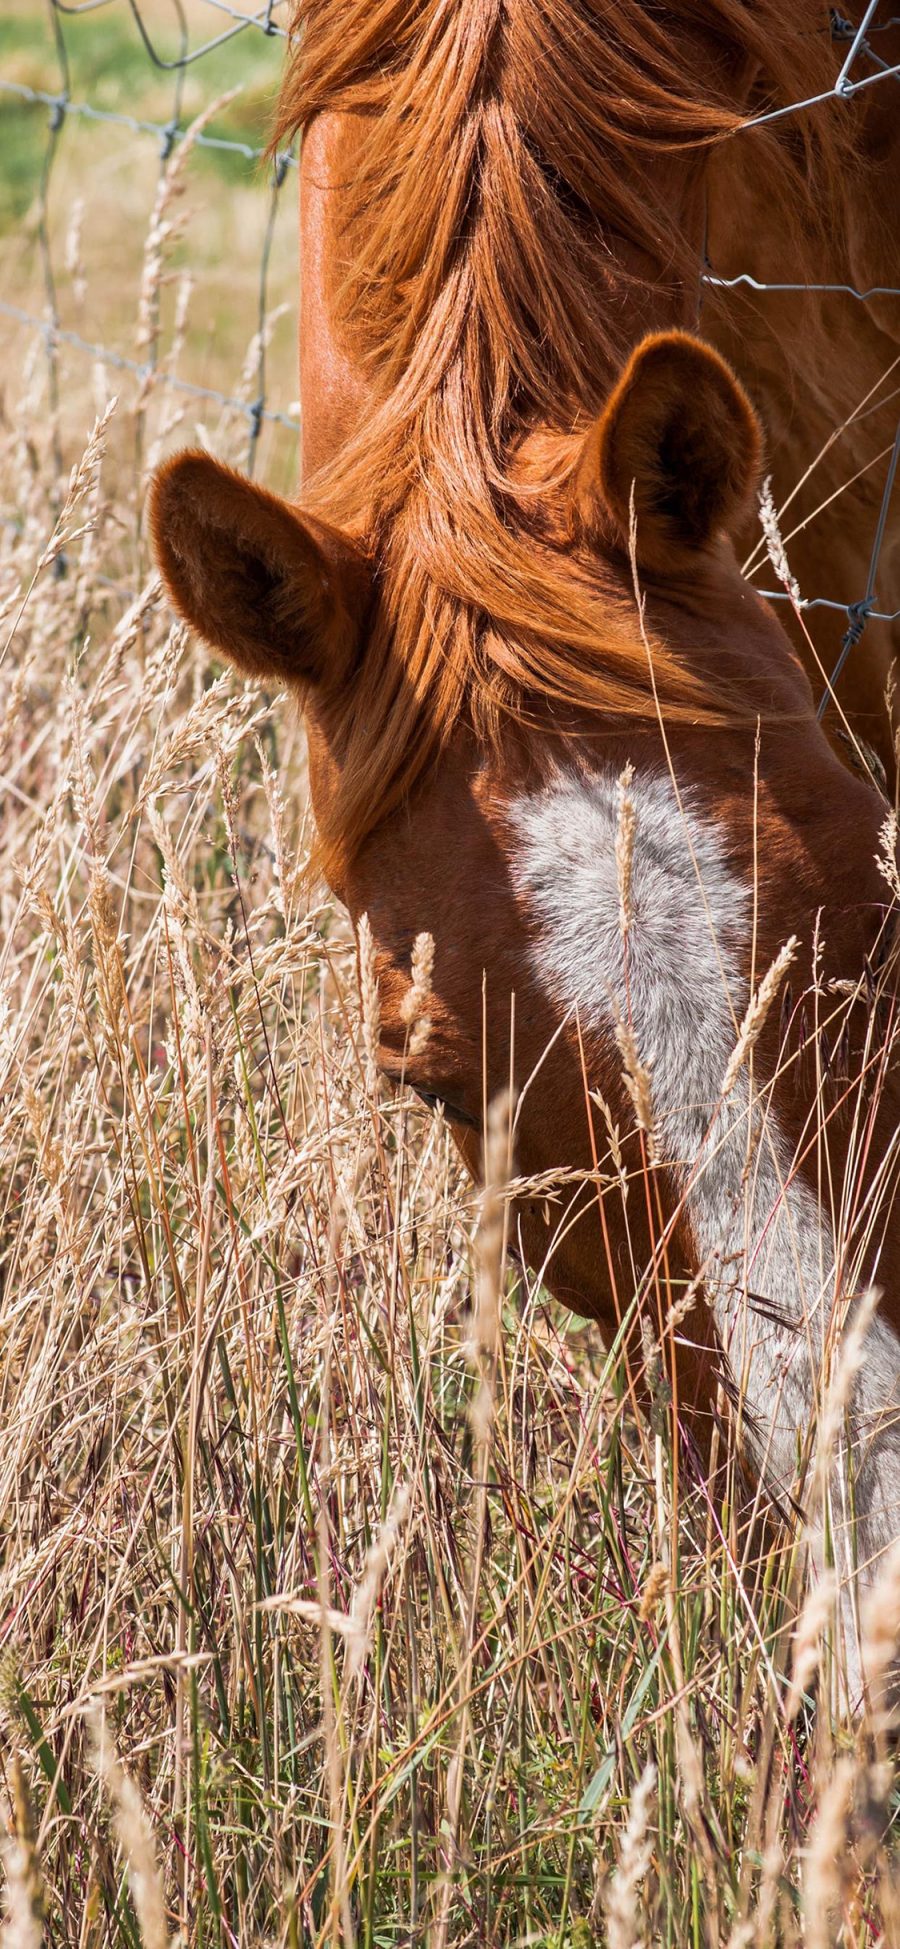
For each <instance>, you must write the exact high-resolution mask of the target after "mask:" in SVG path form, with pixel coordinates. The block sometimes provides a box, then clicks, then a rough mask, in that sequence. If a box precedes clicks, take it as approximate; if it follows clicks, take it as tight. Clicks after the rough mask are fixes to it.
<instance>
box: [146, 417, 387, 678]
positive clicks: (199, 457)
mask: <svg viewBox="0 0 900 1949" xmlns="http://www.w3.org/2000/svg"><path fill="white" fill-rule="evenodd" d="M150 528H151V532H152V535H153V544H154V551H155V554H156V559H157V561H158V563H159V566H160V570H161V572H162V576H163V580H164V582H165V584H166V587H167V589H168V592H169V595H170V596H171V599H172V602H173V603H174V605H175V608H176V609H177V610H178V611H179V613H180V614H181V615H182V616H183V617H184V619H185V621H186V622H188V623H190V625H191V627H192V629H195V630H197V632H198V634H199V635H201V636H205V637H206V640H207V642H208V643H210V644H211V645H212V647H213V649H215V650H218V651H219V653H220V654H221V655H223V656H227V657H229V658H230V660H231V662H232V663H235V664H236V665H237V667H238V669H239V670H241V671H243V673H244V675H245V676H248V677H257V678H259V679H261V681H262V682H263V683H270V684H277V685H278V686H279V687H280V686H281V685H283V684H288V685H293V686H295V687H298V688H300V689H304V688H307V687H309V686H313V687H316V688H319V689H328V688H332V689H335V690H337V689H339V688H340V687H341V686H342V685H343V684H344V683H345V682H346V681H347V678H348V677H349V676H350V674H351V671H352V669H353V666H354V664H355V662H356V659H357V657H358V654H359V648H360V642H361V637H362V628H363V623H364V620H365V615H366V611H367V609H368V605H369V601H370V597H371V572H370V570H369V567H368V564H367V562H366V559H365V557H364V555H363V554H362V552H361V550H360V549H358V548H357V547H356V546H355V544H354V543H353V542H352V541H351V540H349V539H348V537H347V536H345V535H342V534H341V533H339V531H338V530H337V529H336V528H332V527H330V526H329V524H328V523H327V522H324V521H320V520H318V519H317V518H315V517H313V516H312V515H308V514H305V513H304V512H303V511H302V510H301V509H299V508H297V507H295V506H294V503H293V502H292V501H283V500H281V499H280V498H279V496H278V495H277V494H270V493H269V492H268V490H267V489H266V488H264V487H260V486H259V485H258V484H257V482H256V481H251V480H248V479H247V477H246V475H243V474H238V473H236V472H235V471H234V469H233V468H231V467H225V466H223V465H222V462H221V461H219V460H214V459H213V457H212V455H211V454H208V453H194V452H187V453H178V454H175V456H174V457H173V459H171V460H169V461H166V463H165V465H164V466H162V467H160V469H159V471H158V473H156V474H155V475H154V478H153V483H152V486H151V489H150Z"/></svg>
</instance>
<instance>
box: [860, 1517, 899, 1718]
mask: <svg viewBox="0 0 900 1949" xmlns="http://www.w3.org/2000/svg"><path fill="white" fill-rule="evenodd" d="M861 1625H862V1663H863V1672H864V1674H865V1679H866V1684H867V1687H868V1691H869V1696H870V1701H871V1710H872V1719H873V1723H874V1725H875V1728H876V1730H877V1731H879V1732H882V1731H884V1730H885V1728H886V1726H887V1725H888V1724H890V1723H891V1719H892V1714H891V1710H890V1704H891V1692H892V1690H893V1689H894V1688H893V1685H892V1683H891V1681H892V1679H893V1680H894V1684H895V1683H896V1661H897V1647H898V1643H900V1541H897V1542H896V1543H894V1544H893V1545H892V1547H891V1549H890V1550H888V1552H887V1555H886V1556H885V1558H884V1561H883V1563H882V1565H881V1568H880V1570H879V1572H878V1576H877V1578H876V1580H875V1582H874V1584H873V1585H872V1588H871V1590H870V1591H869V1592H868V1593H867V1596H866V1598H865V1601H864V1603H863V1605H862V1615H861Z"/></svg>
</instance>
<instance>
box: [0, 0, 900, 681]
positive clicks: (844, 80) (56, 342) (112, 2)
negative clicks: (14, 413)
mask: <svg viewBox="0 0 900 1949" xmlns="http://www.w3.org/2000/svg"><path fill="white" fill-rule="evenodd" d="M373 4H374V0H373ZM198 5H199V6H202V7H203V8H204V9H207V10H208V11H209V14H210V15H212V16H214V17H215V22H216V24H215V29H214V31H210V32H208V33H206V32H204V33H201V34H200V36H199V38H198V39H197V40H196V43H195V42H194V39H193V38H192V32H191V25H190V24H189V20H188V13H187V10H186V9H187V6H188V0H171V10H172V13H171V18H174V22H175V34H174V40H175V43H176V45H175V46H174V48H169V49H168V50H167V51H164V49H163V47H162V45H161V41H160V37H159V31H158V28H157V25H156V23H155V20H154V22H153V23H151V20H150V17H149V16H150V13H151V6H150V3H149V0H46V6H47V17H48V20H49V24H50V28H51V33H52V41H53V48H54V53H55V64H56V73H55V74H54V76H53V84H54V85H53V86H47V87H45V88H43V87H35V86H32V85H30V84H29V83H27V82H23V81H20V80H18V79H16V78H15V76H12V75H8V74H0V97H3V96H5V97H6V98H7V99H13V100H15V101H18V102H19V103H20V104H24V105H27V106H28V107H30V108H33V109H34V111H35V113H36V114H37V113H38V112H39V111H43V112H44V113H45V114H46V117H47V134H46V147H45V152H44V157H43V165H42V168H41V172H40V180H39V185H38V192H37V207H36V221H35V230H36V235H37V240H38V247H39V252H40V260H41V269H42V280H43V296H44V309H43V315H42V316H39V315H37V314H36V313H35V312H33V311H30V310H28V309H27V308H26V307H23V306H21V305H19V304H17V303H15V302H14V301H12V300H11V299H7V298H0V316H3V317H6V318H8V319H9V320H11V321H13V322H15V323H17V324H19V325H22V326H25V327H27V328H29V329H30V330H31V331H33V332H34V333H36V334H39V335H40V337H41V338H42V340H43V342H44V346H45V350H46V358H47V365H48V374H49V391H50V400H51V406H52V408H53V410H54V413H55V411H56V408H57V406H58V400H59V350H60V347H61V346H66V347H68V348H70V349H72V350H75V351H76V352H80V353H83V354H84V355H85V357H87V358H90V359H93V360H102V361H103V362H104V363H105V364H107V365H110V366H112V367H114V368H115V369H117V370H122V371H126V372H129V373H132V374H134V375H135V376H136V377H137V378H138V379H139V380H140V382H141V383H142V385H143V386H145V387H150V386H154V385H157V384H158V385H162V386H164V387H167V388H171V389H173V390H174V391H176V392H179V393H182V394H183V395H185V397H187V398H191V399H195V400H203V401H209V402H212V403H215V404H217V405H218V406H220V407H221V408H222V409H223V410H225V409H227V410H229V411H233V412H235V413H238V414H240V415H242V416H243V418H244V419H245V420H246V422H247V429H248V431H247V448H246V465H247V468H248V470H249V471H251V472H252V470H253V467H254V464H255V461H256V457H257V447H258V443H259V437H260V432H261V429H262V427H263V425H264V424H265V423H267V422H268V423H271V424H274V425H278V426H281V427H287V428H289V429H291V430H292V431H294V432H296V431H297V430H298V426H299V422H298V419H297V417H296V415H295V414H294V413H291V412H288V411H285V410H279V409H278V408H276V407H273V406H272V405H271V404H270V403H269V400H268V398H267V374H266V339H267V330H266V327H267V319H268V317H269V312H270V306H269V284H270V269H271V256H272V244H273V238H274V233H275V221H276V213H277V208H278V201H279V198H280V195H281V192H282V190H283V187H284V183H285V181H286V179H287V177H288V176H289V174H290V172H291V171H293V170H294V169H295V168H296V162H297V157H296V154H295V152H294V150H293V149H286V150H284V151H283V152H281V153H280V154H278V155H276V156H275V157H274V158H271V159H269V160H268V162H264V157H265V154H266V152H265V150H264V149H263V148H262V147H261V146H260V147H254V146H253V145H252V144H250V143H246V142H241V141H239V140H236V139H235V138H233V137H230V136H226V135H223V134H220V133H216V132H215V131H211V130H210V129H208V128H205V127H204V128H201V129H199V130H194V131H192V133H191V135H190V141H191V145H192V146H194V147H197V148H199V149H205V150H210V151H216V152H219V153H220V154H223V155H226V154H227V155H230V156H233V157H235V158H237V159H239V160H240V161H242V162H244V163H246V164H247V167H248V170H252V171H254V172H258V173H257V177H256V180H257V181H258V184H259V194H260V196H266V195H267V196H268V198H269V209H268V214H267V217H266V220H265V223H264V225H263V227H262V242H261V246H260V251H259V278H258V293H257V306H256V310H257V332H256V337H255V346H256V353H255V371H254V374H253V384H252V386H251V392H252V397H249V398H248V397H244V396H242V395H241V394H238V393H227V392H224V391H220V390H218V389H217V388H216V387H213V386H204V385H200V384H197V383H196V382H194V381H192V380H190V379H187V378H184V377H182V376H181V375H180V374H179V373H176V372H172V371H169V370H166V369H165V368H164V367H163V366H162V365H161V363H160V359H159V348H158V341H157V336H156V335H153V336H152V337H151V339H150V342H149V345H148V347H147V351H146V356H145V357H144V358H143V359H136V358H133V357H130V356H129V355H127V354H126V353H124V352H122V351H121V350H120V349H118V348H115V347H112V346H109V345H104V344H100V343H95V342H93V341H92V340H90V339H88V338H85V337H83V336H82V335H81V334H80V333H78V332H77V331H74V330H72V329H71V328H69V327H67V326H65V325H64V324H63V322H62V319H61V317H60V310H59V303H58V295H57V280H56V277H55V275H54V264H53V252H52V248H51V235H50V223H49V211H50V191H51V184H52V181H53V176H54V169H55V166H56V164H57V160H58V154H59V143H60V137H61V133H62V131H63V129H64V128H65V126H66V124H67V122H68V121H69V120H70V119H73V120H79V119H80V120H83V121H87V122H94V123H98V124H107V125H112V126H115V127H118V128H122V129H123V130H126V131H128V132H129V133H130V134H133V135H145V136H147V137H152V138H153V140H154V141H155V142H156V145H157V150H158V158H159V170H160V172H162V171H164V170H165V168H166V166H167V164H168V162H169V159H170V158H171V156H172V154H173V151H174V150H175V148H176V146H177V145H178V144H179V143H180V142H181V141H183V140H184V139H185V138H186V136H187V135H188V129H189V123H188V120H187V118H186V116H185V113H184V92H185V81H186V78H187V76H188V75H189V73H191V71H192V70H194V69H195V68H197V65H198V63H200V62H202V61H203V60H204V59H206V58H208V57H209V56H211V55H213V54H214V53H216V52H217V51H219V50H221V49H222V48H224V47H225V46H227V45H228V44H229V43H231V42H233V41H235V40H237V39H238V37H240V36H257V35H264V36H266V37H267V38H271V39H277V40H283V39H285V38H286V36H287V30H288V16H289V0H265V4H257V5H256V6H252V4H251V0H248V5H247V6H245V7H243V8H242V7H240V6H235V5H232V4H231V0H195V6H194V8H193V9H192V17H193V13H194V12H195V11H196V7H197V6H198ZM113 8H114V9H117V10H118V12H119V13H120V14H121V13H122V12H123V11H124V12H125V13H126V14H127V16H128V17H129V19H130V22H131V25H132V27H133V30H134V33H135V35H136V37H137V40H138V42H139V45H140V47H141V49H142V51H143V55H144V57H145V58H146V61H147V63H148V64H149V66H150V67H152V69H153V70H154V71H155V72H156V73H157V75H159V76H162V77H167V78H168V80H169V81H170V84H171V90H172V92H171V99H170V113H169V115H168V116H167V118H166V119H165V120H160V121H156V120H149V119H145V118H142V117H140V116H137V115H130V114H127V113H125V112H122V111H119V110H113V109H109V108H105V107H102V106H100V105H99V104H98V103H96V102H93V101H90V100H79V99H78V98H77V96H76V95H73V92H72V85H71V80H72V65H73V63H72V56H73V53H74V51H75V46H76V38H77V35H78V31H79V23H81V22H83V21H84V19H85V17H86V16H95V15H98V14H106V13H108V11H109V10H110V9H113ZM152 11H153V12H154V14H155V12H156V9H155V8H153V9H152ZM830 18H831V33H832V40H833V41H834V43H835V45H836V46H838V47H846V53H845V55H844V58H843V61H842V63H841V67H840V69H839V72H838V74H837V76H836V78H835V81H834V84H833V86H832V87H831V88H830V89H828V90H827V91H825V92H824V93H822V94H818V95H812V96H805V97H799V98H798V99H797V100H796V101H795V102H792V103H790V104H789V105H788V106H786V107H782V108H778V109H773V110H770V111H768V112H767V113H762V114H759V115H756V116H753V117H750V118H748V120H747V122H746V124H745V127H746V128H750V129H752V128H754V127H758V126H761V125H764V124H771V123H773V122H776V121H784V120H785V119H786V118H789V117H790V116H791V115H796V114H799V113H801V112H804V111H807V110H810V109H814V108H816V107H818V106H820V105H821V104H824V103H826V102H829V101H832V100H833V99H835V98H837V99H838V100H839V101H841V102H843V103H845V104H847V105H848V106H849V104H851V103H852V102H853V101H854V100H855V99H856V97H857V96H858V95H860V94H862V93H864V92H866V91H869V90H870V89H872V88H873V87H876V86H883V85H885V84H888V83H891V82H893V85H894V86H895V87H900V64H893V65H892V64H890V63H889V62H887V61H885V60H884V59H883V57H882V56H881V55H880V54H879V52H878V45H877V41H878V36H879V35H880V34H883V33H885V32H886V31H887V30H888V29H889V28H891V27H896V26H898V25H900V14H897V13H891V14H888V13H887V9H886V7H885V5H884V0H867V4H866V6H865V9H864V11H863V13H862V17H861V18H860V19H859V20H858V21H855V22H854V21H852V20H849V19H848V18H847V17H846V16H845V15H844V14H843V13H841V12H840V11H839V10H838V9H837V8H832V9H831V14H830ZM219 22H224V23H225V24H223V25H219V24H218V23H219ZM209 24H210V28H211V29H212V28H213V24H214V23H213V21H212V20H210V23H209ZM48 79H49V77H48ZM898 107H900V95H898ZM702 282H703V283H704V284H705V285H707V286H709V287H711V288H715V289H718V290H734V289H736V288H738V287H745V288H747V289H749V290H752V291H753V292H755V293H760V294H771V295H772V296H773V297H776V296H777V295H778V294H781V293H791V292H794V293H796V292H816V293H822V294H829V293H834V294H835V295H842V296H847V297H851V298H855V299H857V300H859V302H860V303H865V302H867V301H868V300H869V299H871V298H874V297H882V298H884V297H887V298H896V299H898V300H900V285H897V286H894V285H875V286H872V287H870V288H868V289H858V288H857V287H856V286H854V285H852V284H810V283H802V284H800V283H790V282H786V281H778V282H774V281H773V282H764V281H762V280H760V279H759V278H757V277H755V276H753V275H751V274H750V273H749V272H743V273H740V274H738V275H737V276H734V277H730V278H723V277H720V276H718V275H717V274H716V271H715V267H714V266H713V265H708V266H707V268H706V270H705V272H704V274H703V279H702ZM898 462H900V422H898V426H897V432H896V436H895V439H894V443H893V448H892V450H891V453H890V458H889V461H888V466H887V472H886V476H885V482H884V491H883V495H882V500H881V505H880V509H879V514H878V518H877V521H876V526H875V533H874V536H873V545H872V554H871V560H870V566H869V574H868V579H867V584H866V588H865V590H864V591H863V592H862V594H860V595H858V596H857V597H856V598H855V599H851V600H848V601H847V602H846V603H840V602H834V601H830V600H828V599H826V598H824V597H820V596H813V597H809V598H806V599H804V600H803V601H802V602H801V607H802V608H803V609H804V610H806V609H810V610H812V609H819V608H824V609H829V610H836V611H838V612H839V613H840V614H843V615H844V616H845V617H846V619H847V627H846V631H845V634H844V638H843V643H842V648H841V654H840V658H839V661H838V663H837V665H836V667H835V670H834V672H833V675H832V680H831V681H832V684H833V682H834V681H835V679H836V677H837V676H838V675H839V673H840V671H841V669H842V668H843V665H844V663H845V662H846V660H847V657H848V656H849V655H850V654H851V652H852V650H853V649H854V648H855V646H856V644H857V643H858V642H859V640H860V637H861V636H862V634H863V631H864V629H865V626H866V623H867V622H868V621H870V620H877V621H884V622H892V621H896V620H897V619H898V617H900V610H895V611H892V612H886V611H884V610H883V609H879V608H878V607H877V579H878V566H879V560H880V556H881V551H882V546H883V543H884V539H885V535H886V533H887V529H888V518H889V514H890V508H891V500H892V496H893V492H894V488H895V484H896V477H897V472H898ZM761 593H762V594H764V595H765V596H766V597H767V598H768V599H769V600H770V601H773V602H784V601H789V600H791V598H790V597H789V596H788V594H787V593H786V591H785V590H783V589H766V590H762V591H761ZM829 696H830V687H829V691H828V692H826V695H825V697H823V699H822V704H821V706H820V713H819V714H820V715H821V714H822V712H823V711H824V709H825V706H826V703H827V700H828V697H829Z"/></svg>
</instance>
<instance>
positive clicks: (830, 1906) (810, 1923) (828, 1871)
mask: <svg viewBox="0 0 900 1949" xmlns="http://www.w3.org/2000/svg"><path fill="white" fill-rule="evenodd" d="M855 1778H856V1762H855V1761H854V1760H852V1759H849V1758H845V1759H840V1760H838V1762H837V1765H836V1766H835V1769H834V1772H833V1774H832V1776H831V1779H830V1780H829V1781H828V1784H827V1786H826V1787H825V1789H824V1791H823V1792H822V1793H821V1794H820V1797H819V1810H818V1813H817V1815H816V1819H815V1822H814V1824H813V1829H812V1833H811V1835H810V1840H809V1846H808V1848H807V1851H806V1862H805V1866H804V1874H803V1916H804V1922H805V1949H833V1945H834V1942H835V1939H836V1922H837V1917H838V1915H839V1913H840V1909H841V1905H842V1900H843V1894H844V1888H845V1883H846V1871H847V1855H846V1849H847V1821H848V1818H849V1813H850V1802H851V1797H852V1794H853V1783H854V1780H855Z"/></svg>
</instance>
